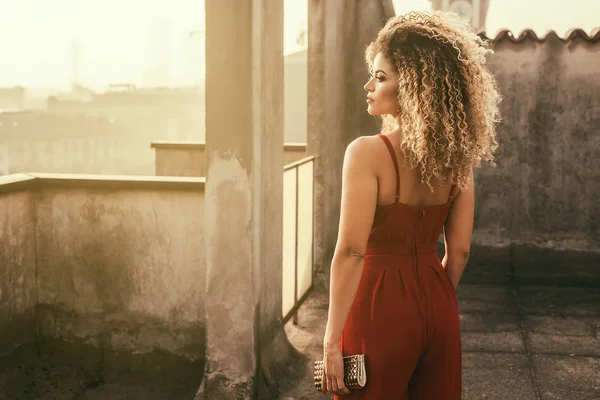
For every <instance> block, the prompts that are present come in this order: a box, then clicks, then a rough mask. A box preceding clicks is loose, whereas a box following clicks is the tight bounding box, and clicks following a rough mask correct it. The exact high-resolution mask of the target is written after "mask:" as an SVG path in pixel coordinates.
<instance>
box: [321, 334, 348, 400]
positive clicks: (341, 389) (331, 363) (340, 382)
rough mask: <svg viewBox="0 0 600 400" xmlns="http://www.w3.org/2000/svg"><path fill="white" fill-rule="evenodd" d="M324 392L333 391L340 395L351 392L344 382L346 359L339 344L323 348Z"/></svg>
mask: <svg viewBox="0 0 600 400" xmlns="http://www.w3.org/2000/svg"><path fill="white" fill-rule="evenodd" d="M321 390H322V391H323V394H326V393H328V392H329V393H333V394H337V395H338V396H343V395H347V394H350V390H348V388H347V387H346V385H345V384H344V360H343V358H342V352H341V351H340V349H338V347H337V346H331V347H329V348H328V347H327V346H324V349H323V386H322V389H321Z"/></svg>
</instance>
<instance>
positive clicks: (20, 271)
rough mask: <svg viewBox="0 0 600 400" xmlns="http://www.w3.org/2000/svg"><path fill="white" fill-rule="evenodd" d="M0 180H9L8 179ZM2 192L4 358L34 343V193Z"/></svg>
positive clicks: (0, 349) (0, 336) (0, 330)
mask: <svg viewBox="0 0 600 400" xmlns="http://www.w3.org/2000/svg"><path fill="white" fill-rule="evenodd" d="M13 178H14V176H13ZM0 179H2V180H4V181H5V182H8V181H9V179H8V177H6V178H0ZM25 179H26V178H25ZM1 190H2V189H1V187H0V356H3V355H5V354H7V353H9V352H10V351H11V350H13V349H14V348H16V347H18V346H20V345H23V344H27V343H33V342H34V341H35V319H34V316H35V305H36V304H37V284H36V252H35V240H34V234H35V206H34V202H35V200H34V199H35V194H33V193H31V192H28V191H14V192H9V193H2V192H1Z"/></svg>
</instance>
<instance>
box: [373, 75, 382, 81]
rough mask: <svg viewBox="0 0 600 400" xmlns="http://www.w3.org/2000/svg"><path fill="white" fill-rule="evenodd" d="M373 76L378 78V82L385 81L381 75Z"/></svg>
mask: <svg viewBox="0 0 600 400" xmlns="http://www.w3.org/2000/svg"><path fill="white" fill-rule="evenodd" d="M373 78H375V79H377V82H383V81H384V79H383V78H382V77H381V76H374V77H373Z"/></svg>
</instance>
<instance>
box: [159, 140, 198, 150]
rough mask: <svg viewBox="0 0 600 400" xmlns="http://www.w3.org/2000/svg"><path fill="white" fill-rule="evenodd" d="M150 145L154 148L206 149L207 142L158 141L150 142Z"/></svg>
mask: <svg viewBox="0 0 600 400" xmlns="http://www.w3.org/2000/svg"><path fill="white" fill-rule="evenodd" d="M150 147H151V148H153V149H178V150H182V149H183V150H204V149H205V148H206V143H204V142H171V141H156V142H152V143H150Z"/></svg>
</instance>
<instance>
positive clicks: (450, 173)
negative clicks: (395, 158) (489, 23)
mask: <svg viewBox="0 0 600 400" xmlns="http://www.w3.org/2000/svg"><path fill="white" fill-rule="evenodd" d="M379 53H381V54H382V56H383V57H385V58H386V59H387V60H388V61H389V62H390V64H391V65H392V67H393V68H394V72H396V74H397V76H398V117H397V118H396V119H394V118H393V117H392V116H389V115H387V116H384V117H383V118H384V120H383V127H384V131H385V130H391V129H394V128H396V127H398V128H400V130H401V132H402V135H401V142H400V146H401V149H402V151H403V152H404V156H405V157H404V159H405V166H406V167H408V168H413V169H418V170H419V171H420V173H421V180H422V181H423V182H425V183H426V184H427V185H428V186H429V188H430V189H431V191H433V190H434V187H433V185H432V183H431V182H432V181H433V180H437V181H439V182H440V184H441V183H443V182H445V181H446V180H448V179H451V180H452V181H453V183H455V184H456V185H457V186H458V187H459V188H460V189H461V190H465V189H466V188H467V182H468V179H469V176H470V173H471V169H472V168H473V167H480V166H481V162H482V161H487V162H489V163H490V164H491V165H492V166H495V165H496V164H495V163H494V152H495V150H496V149H497V148H498V142H497V141H496V124H497V123H498V122H499V121H500V112H499V106H500V101H501V99H502V96H501V95H500V94H499V92H498V89H497V86H496V81H495V79H494V77H493V76H492V75H491V74H490V72H489V71H488V70H487V68H486V66H485V62H486V56H487V55H488V54H490V53H492V50H490V49H489V48H488V43H487V42H486V41H484V40H483V39H482V38H480V37H479V36H478V35H477V34H476V33H475V32H474V30H473V29H472V28H471V26H470V25H469V23H468V22H467V21H466V20H464V19H461V18H459V17H458V16H456V15H455V14H450V13H444V12H440V11H436V12H433V13H428V12H410V13H408V14H405V15H401V16H398V17H393V18H391V19H390V20H389V21H388V22H387V23H386V25H385V27H384V28H383V29H382V30H381V31H380V32H379V34H378V36H377V39H376V40H375V41H374V42H372V43H371V44H370V45H369V46H368V47H367V50H366V53H365V58H366V61H367V65H368V68H369V69H371V68H372V65H373V61H374V59H375V56H376V55H377V54H379Z"/></svg>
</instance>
